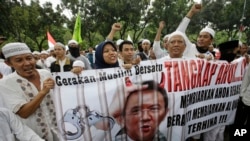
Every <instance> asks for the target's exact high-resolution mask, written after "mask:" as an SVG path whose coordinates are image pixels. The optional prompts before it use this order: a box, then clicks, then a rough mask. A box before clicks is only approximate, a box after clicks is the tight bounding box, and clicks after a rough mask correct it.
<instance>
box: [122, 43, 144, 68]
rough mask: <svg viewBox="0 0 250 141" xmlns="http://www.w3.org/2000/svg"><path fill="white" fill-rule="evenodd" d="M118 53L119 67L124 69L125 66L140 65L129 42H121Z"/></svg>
mask: <svg viewBox="0 0 250 141" xmlns="http://www.w3.org/2000/svg"><path fill="white" fill-rule="evenodd" d="M119 52H120V55H121V58H119V59H118V61H119V65H120V66H122V67H124V66H125V65H137V64H139V63H140V58H136V56H135V51H134V45H133V43H132V42H131V41H128V40H124V41H122V42H121V43H120V44H119ZM130 68H131V66H130Z"/></svg>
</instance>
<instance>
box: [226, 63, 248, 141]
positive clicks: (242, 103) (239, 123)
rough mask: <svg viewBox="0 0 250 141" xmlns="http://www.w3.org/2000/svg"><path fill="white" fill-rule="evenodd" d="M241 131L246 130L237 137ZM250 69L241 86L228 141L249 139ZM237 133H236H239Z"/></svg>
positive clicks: (245, 140)
mask: <svg viewBox="0 0 250 141" xmlns="http://www.w3.org/2000/svg"><path fill="white" fill-rule="evenodd" d="M242 129H245V130H246V134H244V135H243V134H242V135H243V136H239V134H235V133H237V130H238V131H239V132H241V131H242ZM249 131H250V68H249V67H248V68H247V70H246V72H245V74H244V76H243V81H242V84H241V92H240V99H239V102H238V106H237V111H236V115H235V119H234V123H233V124H232V125H230V126H229V139H230V141H236V140H240V141H248V140H249V138H250V133H249ZM239 132H238V133H239Z"/></svg>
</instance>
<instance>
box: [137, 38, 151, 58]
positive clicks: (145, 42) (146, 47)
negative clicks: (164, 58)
mask: <svg viewBox="0 0 250 141" xmlns="http://www.w3.org/2000/svg"><path fill="white" fill-rule="evenodd" d="M150 46H151V42H150V41H149V40H148V39H143V40H142V49H143V51H142V52H139V53H137V56H138V57H140V59H141V60H142V61H143V60H148V59H149V49H150Z"/></svg>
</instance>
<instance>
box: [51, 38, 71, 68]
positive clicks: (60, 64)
mask: <svg viewBox="0 0 250 141" xmlns="http://www.w3.org/2000/svg"><path fill="white" fill-rule="evenodd" d="M54 50H55V54H56V61H54V62H52V63H51V66H50V71H51V72H67V71H71V69H72V68H73V67H72V65H73V62H74V61H73V60H72V59H70V58H69V57H68V56H66V47H65V45H64V44H62V43H60V42H57V43H55V45H54Z"/></svg>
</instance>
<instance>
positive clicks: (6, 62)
mask: <svg viewBox="0 0 250 141" xmlns="http://www.w3.org/2000/svg"><path fill="white" fill-rule="evenodd" d="M4 63H5V64H6V65H8V66H10V67H12V64H11V63H10V61H6V60H5V61H4Z"/></svg>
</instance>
